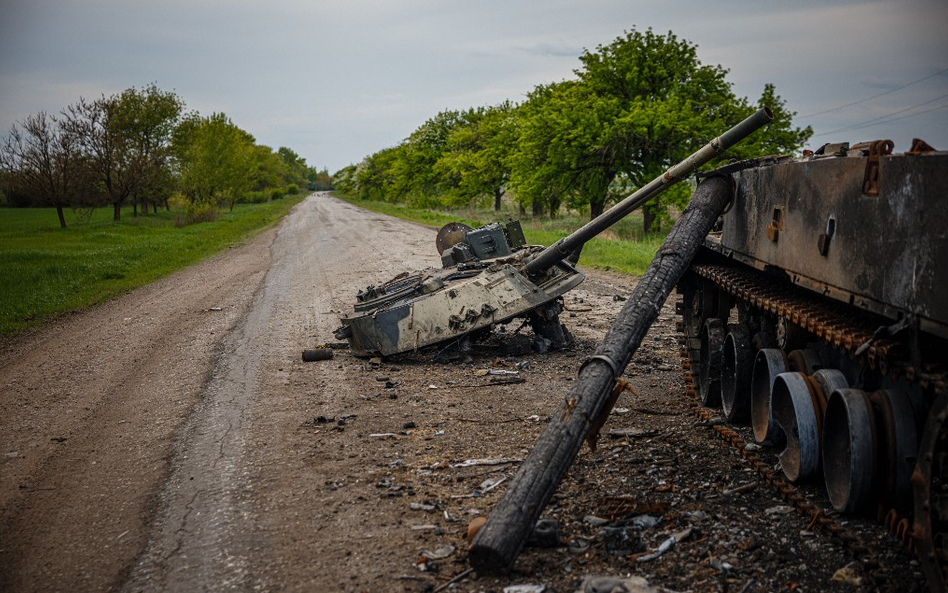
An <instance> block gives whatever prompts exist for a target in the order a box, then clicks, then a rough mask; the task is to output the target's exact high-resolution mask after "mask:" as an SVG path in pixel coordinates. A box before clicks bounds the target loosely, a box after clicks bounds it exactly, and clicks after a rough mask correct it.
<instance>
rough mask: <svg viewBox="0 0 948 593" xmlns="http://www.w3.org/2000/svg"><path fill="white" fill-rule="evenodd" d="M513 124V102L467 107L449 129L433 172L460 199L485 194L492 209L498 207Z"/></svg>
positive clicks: (506, 177) (512, 143) (504, 185)
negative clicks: (489, 198) (466, 110)
mask: <svg viewBox="0 0 948 593" xmlns="http://www.w3.org/2000/svg"><path fill="white" fill-rule="evenodd" d="M515 124H516V118H515V115H514V106H513V105H512V104H511V103H510V102H509V101H507V102H504V103H502V104H500V105H497V106H495V107H488V108H478V109H472V110H469V111H468V112H466V113H465V114H464V117H463V118H462V120H461V122H459V125H456V126H455V127H454V128H453V129H452V130H451V133H450V134H449V135H448V139H447V143H446V145H445V149H444V151H443V152H442V154H441V157H440V158H439V159H438V161H437V162H436V163H435V167H434V173H435V175H436V176H437V177H438V178H440V179H441V180H442V184H443V185H447V186H448V188H449V191H453V192H454V193H456V194H457V195H458V197H459V201H460V202H461V203H465V204H466V203H470V202H472V201H474V200H476V199H477V198H479V197H480V196H485V195H486V196H490V197H491V198H492V199H493V202H494V210H500V206H501V200H502V199H503V196H504V194H505V193H506V191H507V182H508V180H509V178H510V166H509V163H508V161H509V157H510V152H511V150H512V148H513V147H514V146H515V144H516V125H515Z"/></svg>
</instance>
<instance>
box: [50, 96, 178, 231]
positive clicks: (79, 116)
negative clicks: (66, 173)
mask: <svg viewBox="0 0 948 593" xmlns="http://www.w3.org/2000/svg"><path fill="white" fill-rule="evenodd" d="M183 108H184V103H183V101H182V100H181V99H180V98H179V97H178V96H177V95H175V94H174V93H171V92H164V91H161V90H160V89H159V88H158V87H157V86H155V85H154V84H152V85H150V86H148V87H146V88H144V89H142V90H140V91H139V90H137V89H135V88H129V89H127V90H125V91H123V92H122V93H120V94H118V95H113V96H111V97H105V96H103V97H101V98H100V99H97V100H95V101H91V102H90V101H86V100H85V99H82V98H80V99H79V102H78V103H76V104H74V105H71V106H69V107H67V108H66V110H64V112H63V115H64V116H65V118H66V120H65V121H66V123H65V125H66V126H67V127H68V129H69V131H70V133H71V134H73V135H75V136H76V137H77V138H78V139H79V141H80V143H81V147H82V151H83V152H84V153H85V155H86V157H87V158H88V162H89V164H90V165H91V167H92V169H93V171H94V172H95V175H96V177H97V178H98V183H99V184H100V186H101V189H102V192H103V194H104V195H105V196H107V199H108V202H109V203H111V204H112V206H113V209H114V214H113V218H114V219H115V220H121V217H122V206H123V205H124V204H125V203H126V202H127V201H128V200H129V199H130V198H131V199H135V200H139V199H143V198H145V199H148V198H150V199H156V196H157V195H159V194H161V193H162V192H166V191H167V189H168V180H169V177H168V174H167V171H166V170H165V169H166V167H167V166H168V159H169V156H170V139H171V133H172V131H173V130H174V129H175V126H176V124H177V121H178V118H179V117H180V115H181V111H182V109H183ZM136 203H137V202H136Z"/></svg>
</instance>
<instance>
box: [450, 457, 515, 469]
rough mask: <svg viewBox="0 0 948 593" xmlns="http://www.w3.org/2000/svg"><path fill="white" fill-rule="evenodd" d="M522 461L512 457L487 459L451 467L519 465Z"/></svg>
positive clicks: (469, 460) (470, 460)
mask: <svg viewBox="0 0 948 593" xmlns="http://www.w3.org/2000/svg"><path fill="white" fill-rule="evenodd" d="M521 461H523V459H517V458H513V457H487V458H483V459H468V460H466V461H462V462H461V463H452V464H451V467H475V466H478V465H504V464H507V463H520V462H521Z"/></svg>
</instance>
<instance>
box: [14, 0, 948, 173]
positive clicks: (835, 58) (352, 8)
mask: <svg viewBox="0 0 948 593" xmlns="http://www.w3.org/2000/svg"><path fill="white" fill-rule="evenodd" d="M633 27H635V28H638V29H640V30H644V29H647V28H649V27H651V28H653V29H654V30H655V31H656V32H658V33H665V32H667V31H669V30H670V31H673V32H674V33H675V34H676V35H678V36H679V37H681V38H683V39H687V40H689V41H691V42H693V43H695V44H697V45H698V55H699V58H700V59H701V61H702V62H704V63H706V64H720V65H722V66H724V67H726V68H728V69H729V70H730V74H729V75H728V79H729V80H730V81H731V82H732V83H733V84H734V89H735V91H736V92H737V93H738V94H740V95H742V96H746V97H748V98H750V99H751V100H752V101H756V99H757V98H758V97H759V95H760V93H761V91H762V89H763V86H764V83H767V82H771V83H774V84H775V85H776V87H777V92H778V93H779V94H780V95H782V96H783V97H784V99H786V100H787V104H788V106H789V108H790V109H792V110H794V111H796V112H797V113H798V115H797V118H796V119H795V123H796V124H797V125H800V126H803V125H811V126H813V130H814V132H815V135H814V137H813V139H812V140H811V148H815V147H818V146H820V145H822V144H823V143H825V142H829V141H850V142H857V141H861V140H871V139H879V138H890V139H892V140H894V141H895V144H896V147H895V150H896V151H897V152H902V151H904V150H907V149H908V147H909V143H910V142H911V139H912V138H913V137H916V136H917V137H921V138H923V139H925V140H926V141H928V142H929V144H932V145H933V146H935V147H936V148H939V149H942V150H948V33H946V29H948V1H946V0H898V1H878V2H872V1H856V0H852V1H834V0H813V1H811V0H794V1H792V2H780V3H772V2H761V1H759V0H731V1H728V2H718V3H714V2H709V1H708V0H682V1H678V2H675V1H665V2H661V1H656V0H602V1H596V0H546V1H545V2H544V1H538V0H479V1H472V0H465V1H455V0H334V1H331V2H330V1H326V0H267V1H266V2H261V1H256V0H161V1H160V2H157V1H144V0H142V1H139V0H0V134H2V135H6V133H7V132H8V131H9V129H10V126H11V125H12V124H13V123H14V122H15V121H21V120H22V119H23V118H24V117H25V116H27V115H28V114H30V113H36V112H38V111H41V110H45V111H49V112H53V113H55V112H58V111H59V110H60V109H62V108H63V107H65V106H66V105H69V104H71V103H74V102H76V101H77V100H78V99H79V98H80V97H85V98H96V97H98V96H100V95H102V94H105V95H111V94H113V93H117V92H121V91H122V90H124V89H126V88H129V87H133V86H134V87H137V88H142V87H144V86H145V85H147V84H149V83H151V82H155V83H157V84H158V86H159V87H160V88H161V89H162V90H166V91H170V90H173V91H175V92H176V93H177V94H178V95H180V96H181V97H182V98H183V99H184V101H185V103H186V104H187V107H188V109H190V110H197V111H199V112H200V113H201V114H204V115H209V114H211V113H212V112H224V113H226V114H227V115H228V116H230V118H231V119H232V120H233V121H234V123H235V124H237V125H238V126H240V127H241V128H243V129H245V130H247V131H248V132H250V133H251V134H253V135H254V136H255V137H256V139H257V141H258V142H259V143H262V144H266V145H269V146H271V147H273V148H274V149H276V148H278V147H280V146H289V147H290V148H292V149H294V150H296V151H297V152H298V153H299V154H300V155H301V156H303V157H304V158H306V160H307V162H308V163H309V164H310V165H313V166H316V167H318V168H322V167H328V168H329V170H330V172H335V171H336V170H338V169H340V168H341V167H344V166H346V165H348V164H351V163H357V162H358V161H360V160H361V159H362V158H363V157H364V156H366V155H368V154H371V153H373V152H375V151H377V150H379V149H382V148H385V147H388V146H393V145H396V144H398V143H399V142H400V141H401V140H402V139H404V138H405V137H407V136H408V135H409V134H410V133H411V132H412V131H413V130H414V129H415V128H417V127H418V126H419V125H420V124H422V123H423V122H424V121H425V120H426V119H428V118H430V117H432V116H433V115H435V114H436V113H438V112H439V111H443V110H445V109H466V108H469V107H476V106H485V105H494V104H497V103H500V102H502V101H504V100H508V99H509V100H511V101H514V102H519V101H522V100H523V98H524V96H525V95H526V94H527V93H528V92H529V91H530V90H532V89H533V88H534V87H535V86H536V85H539V84H546V83H550V82H554V81H559V80H563V79H567V78H571V77H572V76H573V74H572V71H573V69H575V68H577V67H578V66H579V60H578V56H579V55H580V53H581V52H582V51H583V49H584V48H588V49H590V50H594V49H595V48H596V46H597V45H600V44H608V43H610V42H611V41H612V40H614V39H615V38H616V37H618V36H620V35H622V34H623V32H624V31H625V30H629V29H631V28H633ZM849 104H852V105H849ZM846 105H849V106H846ZM844 106H845V107H844ZM840 107H842V108H841V109H836V108H840ZM831 109H832V110H833V111H827V110H831ZM866 122H875V123H870V124H868V125H865V126H864V127H857V126H860V125H861V124H863V123H866Z"/></svg>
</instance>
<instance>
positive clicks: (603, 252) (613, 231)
mask: <svg viewBox="0 0 948 593" xmlns="http://www.w3.org/2000/svg"><path fill="white" fill-rule="evenodd" d="M333 195H334V196H336V197H337V198H339V199H342V200H346V201H347V202H349V203H351V204H354V205H356V206H359V207H360V208H365V209H366V210H371V211H373V212H379V213H382V214H388V215H390V216H395V217H398V218H402V219H404V220H411V221H413V222H418V223H422V224H427V225H431V226H435V227H440V226H443V225H445V224H447V223H449V222H461V223H464V224H466V225H468V226H471V227H477V226H480V225H483V224H487V223H490V222H494V221H497V220H507V219H508V218H515V219H516V218H519V217H520V216H519V214H518V213H517V212H515V211H513V210H504V211H501V212H500V213H499V214H498V213H495V212H494V211H493V210H488V209H483V210H480V209H472V208H464V209H459V210H451V211H448V210H444V211H434V210H425V209H420V208H411V207H409V206H405V205H403V204H391V203H388V202H375V201H371V200H359V199H356V198H353V197H351V196H347V195H343V194H340V193H339V192H333ZM586 222H588V218H586V217H582V216H580V215H578V214H577V215H567V216H562V217H559V218H555V219H549V218H547V217H545V216H544V217H536V218H533V217H530V218H523V219H521V224H522V225H523V232H524V235H525V236H526V238H527V242H528V243H531V244H534V245H551V244H553V243H554V242H555V241H557V240H559V239H562V238H563V237H565V236H566V235H568V234H569V233H571V232H572V231H574V230H575V229H578V228H580V227H581V226H583V225H584V224H585V223H586ZM664 239H665V236H664V235H663V234H661V233H650V234H645V233H644V232H643V231H642V216H641V214H639V213H637V212H633V213H632V214H630V215H629V216H627V217H625V218H624V219H622V220H620V221H619V222H618V223H616V224H615V225H613V227H612V228H610V229H608V230H606V231H605V232H604V233H602V234H601V235H600V236H599V237H596V238H594V239H592V240H591V241H589V242H588V243H586V245H585V246H584V247H583V253H582V256H581V257H580V260H579V262H580V265H582V266H588V267H593V268H599V269H604V270H610V271H616V272H620V273H624V274H631V275H634V276H641V275H642V274H644V273H645V269H646V268H647V267H648V265H649V264H650V263H651V262H652V259H653V258H654V257H655V252H656V251H658V248H659V247H660V246H661V244H662V241H663V240H664ZM431 251H432V256H433V257H436V256H437V254H435V253H434V251H435V248H434V245H432V246H431Z"/></svg>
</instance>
